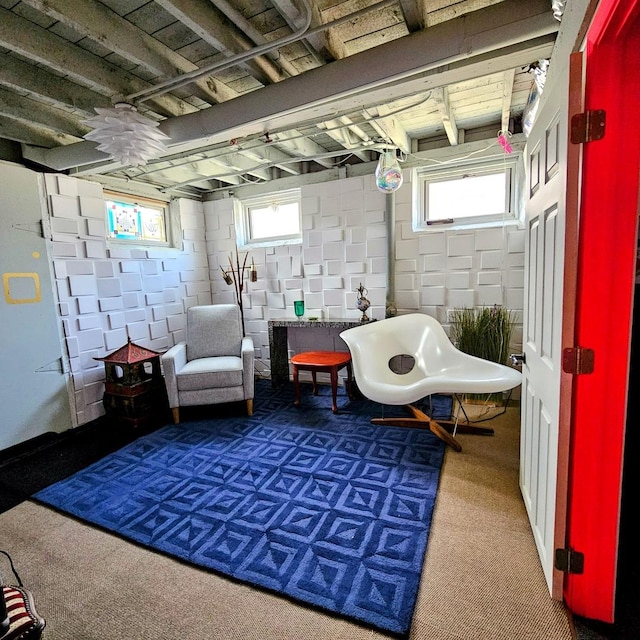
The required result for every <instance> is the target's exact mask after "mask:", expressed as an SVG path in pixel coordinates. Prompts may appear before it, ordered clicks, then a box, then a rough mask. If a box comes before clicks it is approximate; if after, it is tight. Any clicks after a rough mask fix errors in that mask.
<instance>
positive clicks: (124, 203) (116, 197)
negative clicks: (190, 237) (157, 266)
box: [104, 191, 169, 246]
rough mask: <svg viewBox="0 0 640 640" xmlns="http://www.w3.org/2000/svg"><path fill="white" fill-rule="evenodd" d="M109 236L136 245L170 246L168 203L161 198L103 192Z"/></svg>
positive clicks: (111, 238) (108, 237)
mask: <svg viewBox="0 0 640 640" xmlns="http://www.w3.org/2000/svg"><path fill="white" fill-rule="evenodd" d="M104 197H105V206H106V216H107V239H108V240H116V241H122V242H126V243H132V244H136V245H147V246H148V245H150V246H169V239H168V235H167V221H168V208H169V205H168V203H166V202H162V201H161V200H151V199H148V198H136V197H133V196H128V195H124V194H121V193H113V192H109V191H105V192H104Z"/></svg>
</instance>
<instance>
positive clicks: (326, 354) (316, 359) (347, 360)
mask: <svg viewBox="0 0 640 640" xmlns="http://www.w3.org/2000/svg"><path fill="white" fill-rule="evenodd" d="M291 364H292V365H293V385H294V387H295V390H296V399H295V402H294V404H295V405H296V406H298V405H299V404H300V384H299V381H298V373H299V372H300V371H311V377H312V379H313V395H314V396H317V395H318V383H317V380H316V374H317V373H318V371H321V372H325V373H329V374H331V398H332V402H331V410H332V411H333V413H338V404H337V402H336V396H337V393H338V371H339V370H340V369H342V368H343V367H346V368H347V395H348V396H349V398H350V399H353V396H352V394H351V377H352V375H353V374H352V370H351V354H350V353H348V352H345V351H305V352H303V353H297V354H296V355H295V356H293V357H292V358H291Z"/></svg>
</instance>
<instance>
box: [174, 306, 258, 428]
mask: <svg viewBox="0 0 640 640" xmlns="http://www.w3.org/2000/svg"><path fill="white" fill-rule="evenodd" d="M254 358H255V354H254V350H253V340H252V339H251V338H250V337H243V330H242V320H241V318H240V309H239V308H238V305H235V304H212V305H204V306H198V307H191V308H190V309H189V310H188V311H187V340H186V342H180V343H178V344H176V345H175V346H173V347H172V348H171V349H169V351H167V352H166V353H165V354H164V355H163V356H162V366H163V369H164V376H165V382H166V385H167V394H168V396H169V406H170V407H171V411H172V412H173V421H174V422H175V423H176V424H177V423H178V422H180V407H185V406H193V405H205V404H219V403H222V402H238V401H240V400H245V401H246V403H247V413H248V414H249V415H252V414H253V395H254V387H255V384H254V377H253V362H254Z"/></svg>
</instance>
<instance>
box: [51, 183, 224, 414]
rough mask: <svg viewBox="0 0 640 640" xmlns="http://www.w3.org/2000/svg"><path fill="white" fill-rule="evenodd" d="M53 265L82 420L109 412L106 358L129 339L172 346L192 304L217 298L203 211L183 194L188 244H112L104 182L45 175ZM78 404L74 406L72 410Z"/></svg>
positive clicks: (184, 231)
mask: <svg viewBox="0 0 640 640" xmlns="http://www.w3.org/2000/svg"><path fill="white" fill-rule="evenodd" d="M45 188H46V195H47V205H48V222H49V224H50V228H51V238H52V254H53V272H54V277H55V281H54V282H55V288H56V294H57V299H58V313H59V316H60V319H61V322H62V327H63V333H64V339H65V342H66V351H67V354H68V363H69V371H70V376H71V381H72V386H73V395H74V399H75V418H76V424H78V425H80V424H84V423H86V422H90V421H91V420H94V419H95V418H98V417H99V416H101V415H103V414H104V409H103V406H102V396H103V393H104V365H103V363H102V362H98V361H96V360H94V358H95V357H102V356H105V355H107V354H109V353H111V352H112V351H115V350H116V349H118V348H120V347H121V346H123V345H124V344H126V342H127V339H128V338H131V340H132V341H134V342H136V343H137V344H140V345H142V346H144V347H147V348H149V349H154V350H156V351H161V352H162V351H165V350H166V349H168V348H169V347H171V346H173V345H174V344H175V343H176V342H179V341H180V340H183V339H184V337H185V313H186V310H187V309H188V308H189V307H191V306H194V305H196V304H210V303H211V288H210V283H209V264H208V257H207V247H206V242H205V237H204V236H205V229H204V213H203V207H202V204H201V203H200V202H195V201H192V200H179V201H178V202H177V203H176V206H178V207H179V216H180V223H181V229H182V238H181V245H182V248H181V249H174V248H164V247H158V248H135V247H129V246H123V245H121V244H109V243H107V240H106V225H105V209H104V200H103V193H102V187H101V185H99V184H96V183H92V182H88V181H85V180H79V179H75V178H71V177H68V176H63V175H55V174H48V175H46V176H45ZM73 413H74V407H72V414H73Z"/></svg>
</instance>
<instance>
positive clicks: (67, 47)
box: [0, 8, 197, 116]
mask: <svg viewBox="0 0 640 640" xmlns="http://www.w3.org/2000/svg"><path fill="white" fill-rule="evenodd" d="M0 46H3V47H6V48H7V49H10V50H12V51H14V52H16V53H18V54H20V55H21V56H23V57H25V58H29V59H31V60H33V61H34V62H38V63H40V64H42V65H44V66H45V67H48V68H50V69H53V70H54V71H56V72H57V73H60V74H62V75H65V76H69V77H71V78H73V79H74V80H76V81H77V82H79V83H80V84H82V85H84V86H85V87H88V88H90V89H92V90H93V91H97V92H98V93H101V94H103V95H106V96H115V95H122V96H125V95H129V94H131V93H134V92H136V91H141V90H142V89H147V88H149V86H150V85H149V83H147V82H144V81H143V80H140V78H137V77H135V76H134V75H133V74H131V73H128V72H127V71H124V70H122V69H120V68H118V67H116V66H114V65H112V64H111V63H109V62H107V61H106V60H103V59H102V58H100V57H98V56H96V55H95V54H93V53H90V52H89V51H85V50H84V49H82V48H80V47H77V46H75V45H74V44H72V43H71V42H69V41H67V40H65V39H64V38H62V37H60V36H58V35H56V34H55V33H52V32H51V31H47V30H46V29H43V28H42V27H38V26H37V25H35V24H34V23H33V22H30V21H29V20H25V19H24V18H22V17H20V16H18V15H17V14H15V13H13V12H11V11H7V10H6V9H2V8H0ZM150 103H151V104H152V105H154V108H155V109H156V110H157V111H158V112H159V113H161V114H162V115H165V116H177V115H184V114H187V113H193V112H194V111H197V109H196V107H194V106H192V105H190V104H188V103H187V102H184V101H183V100H180V99H178V98H175V97H173V96H170V95H165V96H161V97H159V98H155V99H154V100H153V101H150Z"/></svg>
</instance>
